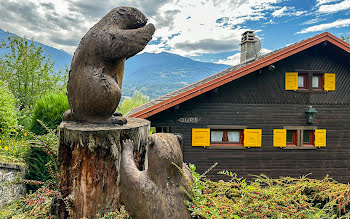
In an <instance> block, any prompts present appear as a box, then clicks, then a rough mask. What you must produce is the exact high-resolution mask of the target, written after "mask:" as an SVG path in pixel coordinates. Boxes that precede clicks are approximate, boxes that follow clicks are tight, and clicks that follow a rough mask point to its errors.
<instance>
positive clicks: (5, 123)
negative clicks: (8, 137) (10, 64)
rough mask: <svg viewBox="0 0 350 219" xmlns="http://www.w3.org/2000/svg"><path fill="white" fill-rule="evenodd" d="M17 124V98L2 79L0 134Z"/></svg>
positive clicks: (0, 89) (0, 87)
mask: <svg viewBox="0 0 350 219" xmlns="http://www.w3.org/2000/svg"><path fill="white" fill-rule="evenodd" d="M15 126H17V109H16V100H15V98H14V96H13V95H12V93H11V92H10V90H9V89H8V88H7V85H6V84H5V83H4V82H3V81H0V134H4V133H5V132H8V131H9V129H10V128H13V127H15Z"/></svg>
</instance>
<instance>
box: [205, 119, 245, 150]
mask: <svg viewBox="0 0 350 219" xmlns="http://www.w3.org/2000/svg"><path fill="white" fill-rule="evenodd" d="M207 127H208V128H209V129H210V136H211V132H212V131H224V134H225V131H226V135H227V132H228V131H239V132H240V142H212V141H211V139H210V146H209V147H205V148H207V149H247V148H246V147H244V145H243V142H244V129H246V128H247V126H231V125H208V126H207ZM227 139H228V136H227Z"/></svg>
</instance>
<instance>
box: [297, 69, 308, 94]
mask: <svg viewBox="0 0 350 219" xmlns="http://www.w3.org/2000/svg"><path fill="white" fill-rule="evenodd" d="M299 77H303V78H304V86H303V87H299ZM308 89H309V75H308V74H307V73H299V72H298V90H308Z"/></svg>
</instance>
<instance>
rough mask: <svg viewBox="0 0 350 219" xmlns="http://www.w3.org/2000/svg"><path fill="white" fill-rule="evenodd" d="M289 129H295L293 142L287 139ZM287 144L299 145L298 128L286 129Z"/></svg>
mask: <svg viewBox="0 0 350 219" xmlns="http://www.w3.org/2000/svg"><path fill="white" fill-rule="evenodd" d="M288 131H293V136H292V142H288V141H287V136H288ZM286 146H298V130H293V129H286Z"/></svg>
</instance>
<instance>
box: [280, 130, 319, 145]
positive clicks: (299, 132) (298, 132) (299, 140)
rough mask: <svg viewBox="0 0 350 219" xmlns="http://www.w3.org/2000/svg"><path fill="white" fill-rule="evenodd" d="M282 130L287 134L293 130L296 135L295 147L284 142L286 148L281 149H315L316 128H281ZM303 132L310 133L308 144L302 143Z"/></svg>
mask: <svg viewBox="0 0 350 219" xmlns="http://www.w3.org/2000/svg"><path fill="white" fill-rule="evenodd" d="M283 129H286V131H287V132H288V130H293V131H294V130H295V133H296V145H292V144H288V143H287V142H286V147H283V149H317V147H316V146H315V130H316V129H317V126H283ZM304 131H311V132H310V133H311V136H310V139H311V140H310V143H309V144H307V143H306V144H305V143H304V140H303V139H304ZM286 137H287V136H286Z"/></svg>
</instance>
